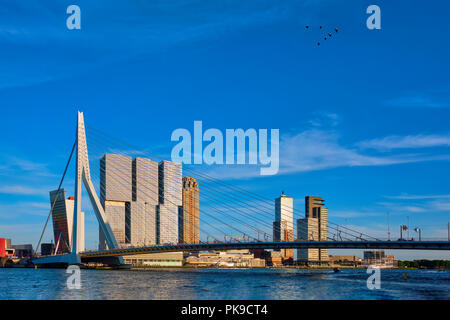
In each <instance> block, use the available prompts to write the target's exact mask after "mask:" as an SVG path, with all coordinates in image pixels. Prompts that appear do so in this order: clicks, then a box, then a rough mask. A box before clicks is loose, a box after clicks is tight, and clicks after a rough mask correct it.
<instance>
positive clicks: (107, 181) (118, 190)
mask: <svg viewBox="0 0 450 320" xmlns="http://www.w3.org/2000/svg"><path fill="white" fill-rule="evenodd" d="M132 199H133V197H132V160H131V157H126V156H122V155H118V154H105V155H104V156H103V157H102V158H101V160H100V201H101V203H102V205H103V209H104V210H105V215H106V218H107V221H108V223H109V225H110V226H111V230H112V232H113V233H114V236H115V238H116V241H117V244H118V245H119V247H120V246H122V247H123V246H124V245H125V244H126V243H127V242H129V237H130V226H129V223H130V209H131V208H130V202H131V201H132ZM126 221H127V222H128V225H127V223H126ZM99 243H100V244H99V247H100V249H106V241H105V239H104V236H103V234H102V231H101V230H100V229H99Z"/></svg>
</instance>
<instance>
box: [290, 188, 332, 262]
mask: <svg viewBox="0 0 450 320" xmlns="http://www.w3.org/2000/svg"><path fill="white" fill-rule="evenodd" d="M323 202H324V200H323V199H322V198H321V197H312V196H306V197H305V218H304V219H298V220H297V238H298V239H299V240H309V241H327V240H328V208H325V207H324V203H323ZM328 256H329V252H328V249H315V248H311V249H298V250H297V260H299V261H300V262H305V263H313V264H327V263H328V260H329V257H328Z"/></svg>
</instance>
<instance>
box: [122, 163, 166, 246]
mask: <svg viewBox="0 0 450 320" xmlns="http://www.w3.org/2000/svg"><path fill="white" fill-rule="evenodd" d="M158 175H159V173H158V163H157V162H156V161H152V160H150V159H147V158H140V157H139V158H136V159H134V160H133V167H132V181H133V184H132V188H133V190H132V195H133V201H132V202H131V204H130V211H129V226H130V228H129V230H130V231H129V237H128V239H129V242H128V243H129V244H130V245H131V246H144V245H153V244H156V206H157V205H158V202H159V192H158V188H159V182H158V181H159V177H158Z"/></svg>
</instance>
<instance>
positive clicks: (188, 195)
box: [178, 177, 200, 243]
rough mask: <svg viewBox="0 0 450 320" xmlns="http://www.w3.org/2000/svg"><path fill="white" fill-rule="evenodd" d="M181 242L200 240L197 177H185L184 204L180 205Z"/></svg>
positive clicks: (179, 228) (196, 241)
mask: <svg viewBox="0 0 450 320" xmlns="http://www.w3.org/2000/svg"><path fill="white" fill-rule="evenodd" d="M178 234H179V242H180V243H198V242H199V234H200V232H199V189H198V183H197V181H196V180H195V178H192V177H184V178H183V206H181V207H179V216H178Z"/></svg>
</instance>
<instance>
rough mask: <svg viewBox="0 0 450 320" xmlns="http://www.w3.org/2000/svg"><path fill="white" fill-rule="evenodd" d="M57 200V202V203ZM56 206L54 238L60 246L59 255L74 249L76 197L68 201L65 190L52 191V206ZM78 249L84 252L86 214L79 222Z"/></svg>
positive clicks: (53, 217) (53, 215)
mask: <svg viewBox="0 0 450 320" xmlns="http://www.w3.org/2000/svg"><path fill="white" fill-rule="evenodd" d="M55 199H56V201H55ZM53 202H55V205H54V207H53V210H52V221H53V236H54V239H55V244H56V245H57V246H58V250H57V253H68V252H70V251H71V248H72V231H73V212H74V206H75V199H74V197H70V198H67V199H66V191H65V190H64V189H61V190H59V192H58V190H55V191H50V206H52V205H53ZM78 230H79V232H78V235H79V237H78V240H77V242H78V248H80V251H84V212H81V216H80V217H79V221H78Z"/></svg>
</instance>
